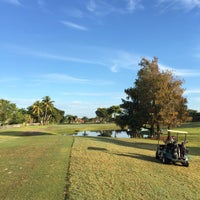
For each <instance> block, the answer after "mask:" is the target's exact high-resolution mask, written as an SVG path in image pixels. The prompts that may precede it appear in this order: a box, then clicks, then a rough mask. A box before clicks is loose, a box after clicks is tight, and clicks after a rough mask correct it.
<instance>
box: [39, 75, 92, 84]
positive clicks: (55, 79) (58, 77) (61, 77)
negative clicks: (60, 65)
mask: <svg viewBox="0 0 200 200" xmlns="http://www.w3.org/2000/svg"><path fill="white" fill-rule="evenodd" d="M39 78H42V81H44V80H46V81H49V82H74V83H88V82H90V81H89V80H88V79H83V78H77V77H73V76H69V75H66V74H58V73H52V74H44V75H41V76H39ZM40 80H41V79H40Z"/></svg>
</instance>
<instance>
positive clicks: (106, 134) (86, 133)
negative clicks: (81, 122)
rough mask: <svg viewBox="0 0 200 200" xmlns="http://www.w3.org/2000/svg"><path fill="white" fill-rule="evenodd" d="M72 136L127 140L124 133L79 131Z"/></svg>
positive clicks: (127, 136) (126, 135)
mask: <svg viewBox="0 0 200 200" xmlns="http://www.w3.org/2000/svg"><path fill="white" fill-rule="evenodd" d="M74 136H92V137H113V138H129V135H128V134H127V132H126V131H115V130H102V131H80V132H77V133H75V134H74Z"/></svg>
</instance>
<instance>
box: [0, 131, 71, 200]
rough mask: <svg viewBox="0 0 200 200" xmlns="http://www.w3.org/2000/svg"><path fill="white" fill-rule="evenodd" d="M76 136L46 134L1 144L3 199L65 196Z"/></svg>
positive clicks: (1, 192)
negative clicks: (69, 163) (71, 153)
mask: <svg viewBox="0 0 200 200" xmlns="http://www.w3.org/2000/svg"><path fill="white" fill-rule="evenodd" d="M72 141H73V137H71V136H66V137H65V136H61V135H54V136H50V135H47V136H46V135H45V136H32V137H20V138H15V139H10V138H9V139H8V137H7V141H4V142H2V143H1V144H0V177H1V178H0V199H2V200H3V199H5V200H13V199H15V200H22V199H23V200H25V199H29V200H30V199H33V200H40V199H41V200H42V199H46V200H49V199H52V200H55V199H63V197H64V190H65V187H66V175H67V168H68V162H69V154H70V149H71V145H72Z"/></svg>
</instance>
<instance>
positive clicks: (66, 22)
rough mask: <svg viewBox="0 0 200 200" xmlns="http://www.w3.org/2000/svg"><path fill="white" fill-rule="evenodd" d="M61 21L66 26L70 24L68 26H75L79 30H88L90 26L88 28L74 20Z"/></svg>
mask: <svg viewBox="0 0 200 200" xmlns="http://www.w3.org/2000/svg"><path fill="white" fill-rule="evenodd" d="M61 23H62V24H64V25H65V26H68V27H70V28H73V29H77V30H81V31H87V30H88V28H86V27H85V26H82V25H79V24H76V23H74V22H70V21H66V20H64V21H61Z"/></svg>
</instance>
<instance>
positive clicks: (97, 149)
mask: <svg viewBox="0 0 200 200" xmlns="http://www.w3.org/2000/svg"><path fill="white" fill-rule="evenodd" d="M88 150H95V151H107V149H106V148H101V147H88Z"/></svg>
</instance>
